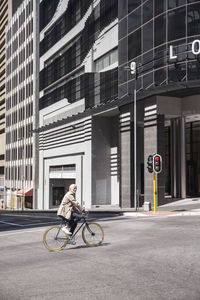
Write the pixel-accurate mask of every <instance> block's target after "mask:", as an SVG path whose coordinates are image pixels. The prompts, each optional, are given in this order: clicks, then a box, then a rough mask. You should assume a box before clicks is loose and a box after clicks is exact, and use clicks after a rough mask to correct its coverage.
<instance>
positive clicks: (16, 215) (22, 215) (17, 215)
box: [0, 214, 58, 219]
mask: <svg viewBox="0 0 200 300" xmlns="http://www.w3.org/2000/svg"><path fill="white" fill-rule="evenodd" d="M0 216H4V217H6V216H9V217H13V216H14V217H29V218H44V219H58V217H56V216H54V217H51V216H49V217H47V216H40V215H38V216H32V215H26V214H21V215H20V214H0Z"/></svg>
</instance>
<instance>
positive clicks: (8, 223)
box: [0, 221, 23, 226]
mask: <svg viewBox="0 0 200 300" xmlns="http://www.w3.org/2000/svg"><path fill="white" fill-rule="evenodd" d="M0 223H2V224H7V225H13V226H23V225H21V224H15V223H10V222H4V221H0Z"/></svg>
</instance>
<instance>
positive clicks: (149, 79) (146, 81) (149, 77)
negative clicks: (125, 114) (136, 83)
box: [143, 72, 153, 89]
mask: <svg viewBox="0 0 200 300" xmlns="http://www.w3.org/2000/svg"><path fill="white" fill-rule="evenodd" d="M152 85H153V72H151V73H149V74H146V75H144V76H143V89H146V88H150V87H151V86H152Z"/></svg>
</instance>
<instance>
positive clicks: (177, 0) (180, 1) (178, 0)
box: [168, 0, 186, 9]
mask: <svg viewBox="0 0 200 300" xmlns="http://www.w3.org/2000/svg"><path fill="white" fill-rule="evenodd" d="M184 4H186V0H168V9H170V8H175V7H178V6H181V5H184Z"/></svg>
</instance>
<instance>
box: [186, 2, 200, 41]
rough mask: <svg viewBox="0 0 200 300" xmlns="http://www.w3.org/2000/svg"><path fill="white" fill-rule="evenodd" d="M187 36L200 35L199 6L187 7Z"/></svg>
mask: <svg viewBox="0 0 200 300" xmlns="http://www.w3.org/2000/svg"><path fill="white" fill-rule="evenodd" d="M187 22H188V36H190V35H197V34H200V4H194V5H189V6H188V15H187Z"/></svg>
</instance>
